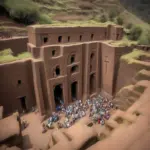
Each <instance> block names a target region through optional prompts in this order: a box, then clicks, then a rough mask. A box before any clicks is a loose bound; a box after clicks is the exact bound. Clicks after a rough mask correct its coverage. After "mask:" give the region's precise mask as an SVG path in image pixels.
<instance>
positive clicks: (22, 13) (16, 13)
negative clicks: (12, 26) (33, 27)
mask: <svg viewBox="0 0 150 150" xmlns="http://www.w3.org/2000/svg"><path fill="white" fill-rule="evenodd" d="M1 6H3V7H4V8H5V9H6V11H7V12H8V14H9V16H10V17H11V18H12V19H14V20H15V21H17V22H19V23H24V24H25V25H29V24H33V23H37V22H39V23H51V20H50V18H49V17H48V16H46V14H45V15H43V14H41V13H40V12H39V8H38V6H37V5H36V4H35V3H33V2H32V1H30V0H21V1H20V0H4V2H3V3H2V4H1Z"/></svg>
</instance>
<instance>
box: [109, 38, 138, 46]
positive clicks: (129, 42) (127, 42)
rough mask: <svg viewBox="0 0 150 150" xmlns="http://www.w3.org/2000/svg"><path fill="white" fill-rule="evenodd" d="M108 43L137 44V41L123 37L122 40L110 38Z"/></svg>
mask: <svg viewBox="0 0 150 150" xmlns="http://www.w3.org/2000/svg"><path fill="white" fill-rule="evenodd" d="M106 43H108V44H111V45H112V46H120V47H121V46H131V45H136V44H137V41H131V40H128V39H127V38H125V37H124V38H123V39H122V40H120V41H112V40H109V41H106Z"/></svg>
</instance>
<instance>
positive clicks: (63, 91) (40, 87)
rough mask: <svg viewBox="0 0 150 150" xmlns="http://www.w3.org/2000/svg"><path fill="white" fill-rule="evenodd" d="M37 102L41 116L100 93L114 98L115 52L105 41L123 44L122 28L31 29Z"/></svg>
mask: <svg viewBox="0 0 150 150" xmlns="http://www.w3.org/2000/svg"><path fill="white" fill-rule="evenodd" d="M28 31H29V43H28V50H29V51H30V52H31V53H32V55H33V57H34V60H33V75H34V86H35V95H36V101H37V105H38V108H39V111H40V112H41V114H42V115H43V114H45V113H47V112H49V113H51V112H52V111H55V109H56V106H58V105H60V102H61V101H63V102H64V104H65V105H67V104H69V103H71V102H73V101H75V100H76V99H81V100H83V101H84V100H86V99H87V98H90V97H93V96H96V95H97V94H99V93H100V92H101V91H105V92H107V93H108V94H109V95H113V78H114V73H115V70H114V69H115V66H114V65H115V54H116V52H117V51H116V49H118V48H115V47H112V46H110V45H108V44H107V43H104V40H120V39H121V38H122V37H123V28H122V27H119V26H111V25H109V26H107V27H47V26H30V27H28Z"/></svg>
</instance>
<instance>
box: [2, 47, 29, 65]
mask: <svg viewBox="0 0 150 150" xmlns="http://www.w3.org/2000/svg"><path fill="white" fill-rule="evenodd" d="M26 58H31V54H30V53H29V52H23V53H20V54H18V55H17V56H13V53H12V51H11V49H5V50H3V51H0V64H2V63H7V62H12V61H16V60H21V59H26Z"/></svg>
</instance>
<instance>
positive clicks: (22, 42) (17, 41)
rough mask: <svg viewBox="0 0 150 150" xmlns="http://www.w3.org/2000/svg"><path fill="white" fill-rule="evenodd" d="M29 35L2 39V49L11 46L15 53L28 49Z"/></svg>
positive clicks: (0, 46)
mask: <svg viewBox="0 0 150 150" xmlns="http://www.w3.org/2000/svg"><path fill="white" fill-rule="evenodd" d="M27 43H28V37H22V38H20V37H18V38H17V37H16V38H11V39H3V40H0V51H1V50H4V49H8V48H10V49H11V50H12V52H13V54H14V55H17V54H19V53H22V52H25V51H27Z"/></svg>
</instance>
